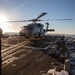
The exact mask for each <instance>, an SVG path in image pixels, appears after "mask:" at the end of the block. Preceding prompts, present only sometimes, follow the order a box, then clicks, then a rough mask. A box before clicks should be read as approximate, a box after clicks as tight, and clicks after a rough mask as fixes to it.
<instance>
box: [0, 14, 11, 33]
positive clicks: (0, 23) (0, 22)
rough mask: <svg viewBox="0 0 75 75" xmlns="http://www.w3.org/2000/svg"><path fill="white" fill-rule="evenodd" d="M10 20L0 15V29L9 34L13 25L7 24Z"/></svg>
mask: <svg viewBox="0 0 75 75" xmlns="http://www.w3.org/2000/svg"><path fill="white" fill-rule="evenodd" d="M7 21H8V19H7V17H6V16H4V15H0V28H2V30H3V32H8V31H9V30H10V28H9V26H11V24H9V23H7Z"/></svg>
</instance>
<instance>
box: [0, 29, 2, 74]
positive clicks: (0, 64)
mask: <svg viewBox="0 0 75 75" xmlns="http://www.w3.org/2000/svg"><path fill="white" fill-rule="evenodd" d="M1 38H2V29H1V28H0V73H1V75H2V70H1V67H2V58H1Z"/></svg>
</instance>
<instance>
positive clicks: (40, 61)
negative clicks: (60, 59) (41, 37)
mask: <svg viewBox="0 0 75 75" xmlns="http://www.w3.org/2000/svg"><path fill="white" fill-rule="evenodd" d="M30 43H31V41H29V40H27V39H26V40H24V41H22V42H20V43H16V44H14V45H11V46H10V47H6V48H4V49H3V50H2V75H8V74H9V75H40V71H42V70H44V71H48V70H49V69H50V68H53V66H52V65H51V63H52V62H53V61H57V60H56V59H55V58H53V57H50V56H48V55H46V54H44V52H42V51H40V50H39V49H38V48H36V47H33V46H30V45H29V44H30ZM43 44H44V43H43ZM39 46H40V47H41V45H39ZM42 47H43V45H42Z"/></svg>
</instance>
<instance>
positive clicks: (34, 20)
mask: <svg viewBox="0 0 75 75" xmlns="http://www.w3.org/2000/svg"><path fill="white" fill-rule="evenodd" d="M46 14H47V13H45V12H43V13H42V14H40V15H39V16H38V17H37V18H36V19H33V22H36V21H41V20H38V19H39V18H40V17H42V16H44V15H46Z"/></svg>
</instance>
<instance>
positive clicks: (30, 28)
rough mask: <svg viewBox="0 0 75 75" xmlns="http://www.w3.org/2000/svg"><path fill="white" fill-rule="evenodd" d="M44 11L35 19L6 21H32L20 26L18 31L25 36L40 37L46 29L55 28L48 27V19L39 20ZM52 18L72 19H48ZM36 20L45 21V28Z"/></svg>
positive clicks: (44, 13)
mask: <svg viewBox="0 0 75 75" xmlns="http://www.w3.org/2000/svg"><path fill="white" fill-rule="evenodd" d="M46 14H47V13H46V12H43V13H41V14H40V15H39V16H38V17H37V18H35V19H31V20H19V21H8V22H30V21H31V22H32V23H30V24H28V25H27V26H26V25H25V26H23V27H22V28H21V30H20V31H19V34H20V35H21V36H25V37H41V36H43V35H45V33H46V32H48V31H52V32H53V31H55V29H49V23H48V21H49V20H40V19H39V18H41V17H42V16H44V15H46ZM52 20H72V19H50V21H52ZM37 21H47V23H46V24H45V25H46V29H44V28H43V27H44V24H42V23H37Z"/></svg>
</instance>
